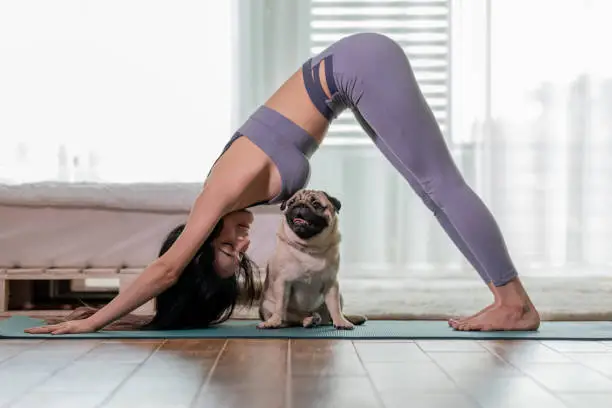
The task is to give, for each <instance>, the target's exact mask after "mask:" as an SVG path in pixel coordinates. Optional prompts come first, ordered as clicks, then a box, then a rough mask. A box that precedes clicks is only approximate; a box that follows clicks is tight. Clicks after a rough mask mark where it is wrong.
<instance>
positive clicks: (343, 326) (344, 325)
mask: <svg viewBox="0 0 612 408" xmlns="http://www.w3.org/2000/svg"><path fill="white" fill-rule="evenodd" d="M334 327H335V328H336V329H338V330H353V329H354V328H355V326H354V325H353V323H351V322H349V321H348V320H346V319H342V320H337V321H335V322H334Z"/></svg>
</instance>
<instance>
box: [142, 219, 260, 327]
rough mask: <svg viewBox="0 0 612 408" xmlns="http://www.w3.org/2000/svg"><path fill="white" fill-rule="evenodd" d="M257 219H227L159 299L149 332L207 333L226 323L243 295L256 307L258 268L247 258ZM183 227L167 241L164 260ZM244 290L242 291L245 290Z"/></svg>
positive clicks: (217, 227) (173, 232) (221, 222)
mask: <svg viewBox="0 0 612 408" xmlns="http://www.w3.org/2000/svg"><path fill="white" fill-rule="evenodd" d="M252 222H253V215H252V214H251V213H250V212H248V211H237V212H234V213H231V214H228V215H226V216H225V217H224V218H223V219H222V220H221V221H220V222H219V223H218V224H217V226H216V227H215V228H214V230H213V232H212V233H211V234H210V236H209V237H208V239H207V240H206V241H205V242H204V244H203V245H202V246H201V247H200V248H199V249H198V251H197V253H196V255H195V256H194V257H193V259H192V260H191V262H189V264H187V266H186V267H185V268H184V270H183V272H182V273H181V275H180V277H179V279H178V280H177V282H176V283H175V284H174V285H173V286H171V287H170V288H168V289H167V290H165V291H164V292H162V293H161V294H160V295H158V296H157V301H156V314H155V317H154V318H153V320H152V321H151V322H150V323H149V324H148V325H147V326H146V328H150V329H183V328H197V327H206V326H209V325H211V324H216V323H220V322H223V321H225V320H227V319H228V318H229V317H230V316H231V314H232V312H233V311H234V308H235V306H236V304H237V302H238V299H239V296H240V295H242V294H244V296H245V299H244V300H245V303H246V304H248V305H249V306H250V305H252V304H253V302H254V301H255V299H256V298H257V296H258V294H259V290H258V285H257V284H258V281H257V279H256V276H255V275H256V274H257V272H258V268H257V266H256V265H255V264H254V263H253V262H252V261H251V260H250V259H249V258H248V256H247V255H246V250H247V249H248V246H249V242H250V241H249V227H250V225H251V224H252ZM183 228H184V225H180V226H178V227H176V228H174V229H173V230H172V231H171V232H170V233H169V234H168V236H167V237H166V239H165V240H164V242H163V244H162V247H161V250H160V252H159V255H160V256H161V255H162V254H164V253H165V252H166V251H167V250H168V249H169V248H170V246H172V244H173V243H174V242H175V241H176V239H177V238H178V237H179V235H180V234H181V232H182V231H183ZM241 289H242V290H241Z"/></svg>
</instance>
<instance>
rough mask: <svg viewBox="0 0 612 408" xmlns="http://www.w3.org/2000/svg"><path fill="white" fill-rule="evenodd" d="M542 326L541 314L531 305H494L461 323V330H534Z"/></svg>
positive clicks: (458, 327)
mask: <svg viewBox="0 0 612 408" xmlns="http://www.w3.org/2000/svg"><path fill="white" fill-rule="evenodd" d="M539 327H540V316H539V314H538V312H537V311H536V310H535V308H533V307H531V306H523V307H521V306H518V307H517V306H507V305H499V306H494V307H492V308H491V309H489V310H488V311H487V312H485V313H483V314H481V315H480V316H478V317H476V318H474V319H471V320H468V321H466V322H464V323H460V324H458V325H457V327H455V329H456V330H460V331H516V330H520V331H533V330H537V329H538V328H539Z"/></svg>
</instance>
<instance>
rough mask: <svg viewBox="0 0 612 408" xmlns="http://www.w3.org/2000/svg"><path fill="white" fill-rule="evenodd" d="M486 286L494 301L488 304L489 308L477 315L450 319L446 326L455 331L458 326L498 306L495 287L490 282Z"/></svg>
mask: <svg viewBox="0 0 612 408" xmlns="http://www.w3.org/2000/svg"><path fill="white" fill-rule="evenodd" d="M487 286H488V287H489V290H491V293H492V294H493V297H494V301H493V303H492V304H490V305H489V306H487V307H485V308H484V309H482V310H480V311H479V312H477V313H474V314H473V315H470V316H467V317H454V318H450V319H448V325H449V326H450V327H452V328H453V329H456V328H457V327H458V326H459V325H460V324H465V323H467V322H468V321H470V320H473V319H475V318H476V317H478V316H480V315H481V314H483V313H485V312H488V311H489V310H491V309H493V308H494V307H497V306H499V296H498V294H497V291H496V289H495V286H494V285H493V283H492V282H489V283H487Z"/></svg>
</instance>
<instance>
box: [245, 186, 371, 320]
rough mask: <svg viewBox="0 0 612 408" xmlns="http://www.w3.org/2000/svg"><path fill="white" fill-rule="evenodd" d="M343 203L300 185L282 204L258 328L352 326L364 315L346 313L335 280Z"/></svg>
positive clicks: (265, 282)
mask: <svg viewBox="0 0 612 408" xmlns="http://www.w3.org/2000/svg"><path fill="white" fill-rule="evenodd" d="M340 207H341V203H340V200H338V199H337V198H335V197H332V196H330V195H328V194H327V193H326V192H324V191H319V190H307V189H302V190H299V191H298V192H296V193H295V194H294V195H293V196H292V197H291V198H289V199H288V200H287V201H285V202H283V203H282V204H281V207H280V209H281V211H282V212H283V218H282V220H281V223H280V226H279V229H278V232H277V245H276V249H275V251H274V253H273V255H272V257H271V258H270V260H269V261H268V265H267V274H266V279H265V281H264V289H263V296H262V300H261V303H260V307H259V317H260V318H261V320H262V322H261V323H260V324H259V325H258V326H257V327H258V328H260V329H272V328H280V327H288V326H298V325H301V326H303V327H315V326H318V325H328V324H330V323H331V324H333V325H334V327H335V328H337V329H344V330H351V329H353V328H354V325H360V324H363V323H364V322H365V321H366V318H365V317H364V316H358V315H355V316H345V315H344V314H343V313H342V307H343V301H342V295H341V293H340V287H339V284H338V270H339V267H340V248H339V246H340V238H341V236H340V232H339V229H338V212H339V211H340Z"/></svg>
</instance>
